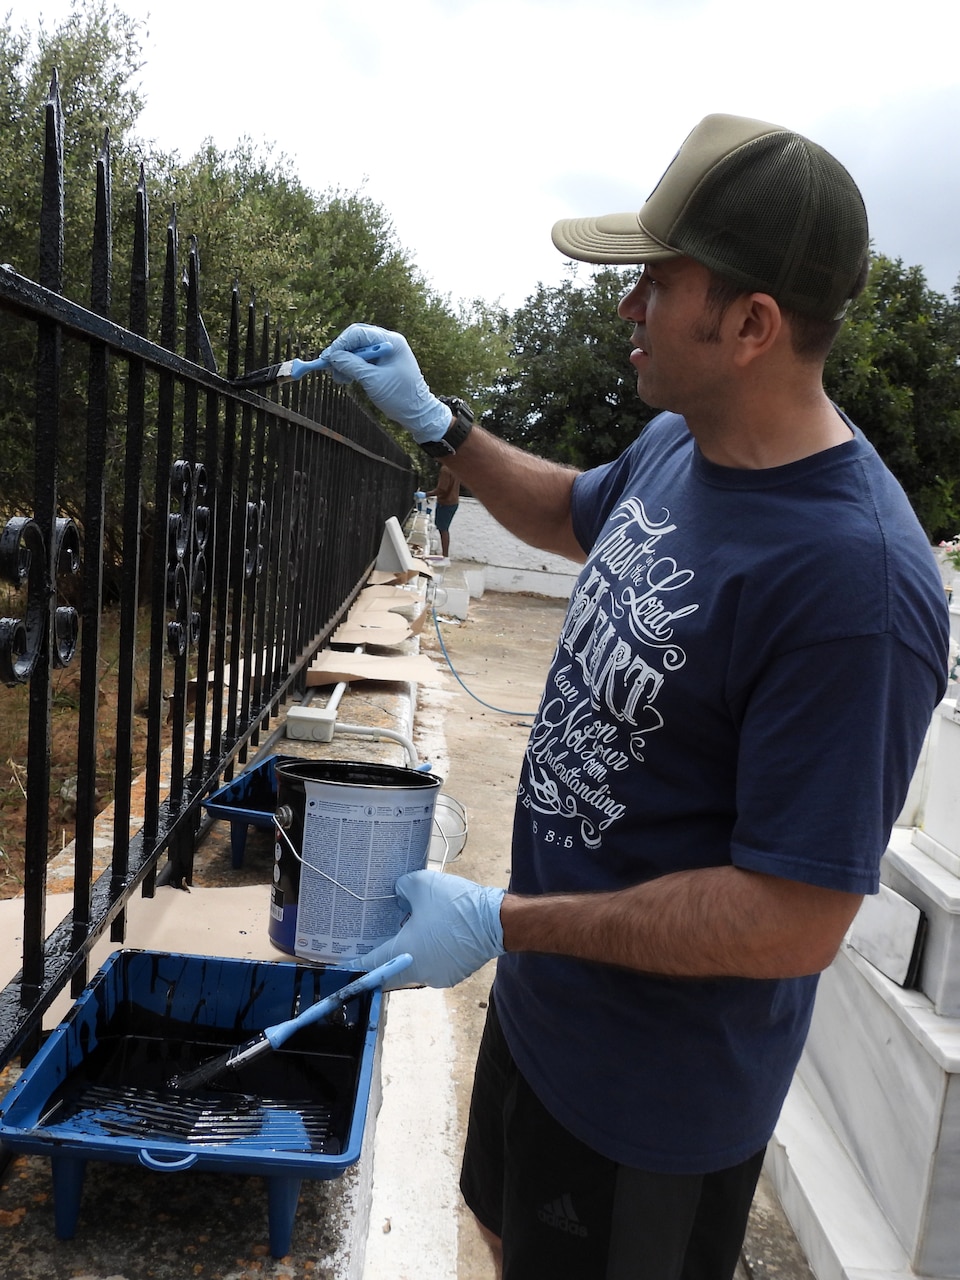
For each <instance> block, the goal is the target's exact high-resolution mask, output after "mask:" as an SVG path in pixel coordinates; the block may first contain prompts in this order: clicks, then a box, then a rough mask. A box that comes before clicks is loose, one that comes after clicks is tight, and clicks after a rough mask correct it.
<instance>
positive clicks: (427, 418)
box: [322, 324, 453, 444]
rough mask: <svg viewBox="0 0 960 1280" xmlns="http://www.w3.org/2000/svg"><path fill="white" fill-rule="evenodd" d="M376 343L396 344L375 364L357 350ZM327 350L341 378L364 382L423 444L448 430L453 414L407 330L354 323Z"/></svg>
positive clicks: (382, 408) (384, 409) (371, 394)
mask: <svg viewBox="0 0 960 1280" xmlns="http://www.w3.org/2000/svg"><path fill="white" fill-rule="evenodd" d="M375 342H389V343H390V345H391V347H392V350H391V351H389V352H388V353H387V354H386V355H384V356H378V357H377V361H376V363H375V364H374V363H371V362H368V361H366V360H363V359H362V358H361V357H360V356H355V355H353V354H352V353H353V352H354V351H356V350H357V349H358V348H359V347H366V346H370V345H372V344H373V343H375ZM322 354H323V357H324V359H325V360H326V361H327V362H328V366H329V369H330V372H331V374H332V375H333V380H334V381H335V382H359V383H360V385H361V387H363V389H364V391H365V392H366V393H367V395H368V396H369V397H370V399H371V400H372V401H373V403H374V404H375V405H376V406H377V408H378V409H379V410H380V411H381V413H385V414H386V415H387V417H388V418H390V419H392V421H394V422H398V423H399V424H400V426H401V427H406V429H407V430H408V431H409V432H410V434H411V435H412V436H413V438H414V440H416V441H417V443H418V444H422V443H423V442H424V440H441V439H442V438H443V437H444V436H445V435H446V434H447V430H448V428H449V426H450V423H451V422H452V421H453V414H452V413H451V411H450V409H449V407H448V406H447V405H445V404H444V403H443V402H442V401H440V400H438V399H437V397H436V396H435V395H434V394H433V392H432V391H431V390H430V388H429V387H428V386H427V384H426V382H425V381H424V377H423V374H422V373H421V372H420V366H419V365H418V364H417V358H416V356H415V355H414V354H413V352H412V351H411V350H410V344H409V343H408V342H407V340H406V338H405V337H404V336H403V334H401V333H392V332H391V331H390V330H389V329H379V328H377V326H376V325H372V324H352V325H350V327H349V328H348V329H344V331H343V333H341V334H340V336H339V337H338V338H334V340H333V342H331V343H330V345H329V347H327V349H326V350H325V351H324V352H323V353H322Z"/></svg>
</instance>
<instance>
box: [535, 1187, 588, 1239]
mask: <svg viewBox="0 0 960 1280" xmlns="http://www.w3.org/2000/svg"><path fill="white" fill-rule="evenodd" d="M537 1217H538V1218H539V1219H540V1221H541V1222H542V1223H544V1224H545V1225H546V1226H548V1227H556V1228H557V1230H558V1231H565V1232H566V1233H567V1235H570V1236H579V1237H580V1238H581V1239H584V1240H585V1239H586V1236H587V1228H586V1227H585V1226H584V1225H583V1223H582V1222H581V1221H580V1219H579V1218H578V1217H577V1214H576V1210H575V1209H574V1207H573V1201H572V1200H571V1199H570V1196H569V1194H568V1193H566V1192H565V1193H564V1194H563V1195H562V1196H558V1197H557V1199H556V1200H553V1201H552V1202H551V1203H549V1204H545V1205H544V1206H543V1208H542V1209H538V1210H537Z"/></svg>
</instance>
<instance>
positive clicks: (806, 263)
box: [673, 132, 866, 316]
mask: <svg viewBox="0 0 960 1280" xmlns="http://www.w3.org/2000/svg"><path fill="white" fill-rule="evenodd" d="M855 192H856V188H855V187H854V185H853V181H852V179H851V178H850V177H849V175H847V174H846V172H845V171H844V170H843V169H842V168H841V166H840V165H839V164H838V163H837V162H836V161H835V160H834V159H833V157H832V156H830V155H828V153H827V152H825V151H823V150H822V149H821V148H819V147H815V146H814V145H813V144H812V143H809V142H807V141H806V139H804V138H800V137H798V136H797V135H796V134H791V133H786V132H783V133H779V132H778V133H773V134H768V135H766V136H764V137H761V138H757V139H755V140H753V141H752V142H749V143H746V144H745V145H744V146H742V147H740V148H738V149H737V150H736V151H735V152H733V153H732V154H731V155H729V156H727V157H725V158H724V159H723V160H722V161H721V162H719V163H718V164H716V165H715V166H714V167H713V169H712V170H711V171H710V172H709V173H708V174H707V175H706V176H705V177H704V178H703V180H702V181H701V182H700V183H699V185H698V186H697V189H696V190H695V191H694V193H693V194H692V195H691V197H690V200H689V201H688V203H687V205H686V207H685V208H684V210H683V212H682V213H681V215H680V217H679V219H678V221H677V223H676V226H675V227H674V231H673V243H674V244H675V245H676V246H677V248H679V249H681V250H682V251H683V252H684V253H687V254H689V255H690V257H692V258H696V259H697V260H698V261H700V262H703V263H705V264H706V265H707V266H709V267H713V268H714V269H715V270H717V271H719V272H721V273H722V274H723V275H726V276H729V277H731V278H733V279H734V280H736V281H738V282H739V283H741V284H743V285H745V286H746V287H748V288H753V289H762V290H763V291H764V292H766V293H770V294H772V295H773V296H774V297H775V298H777V300H778V301H780V302H781V303H783V305H785V306H787V307H792V308H794V309H796V310H798V311H802V312H806V313H808V314H817V315H823V316H828V315H831V316H832V315H833V314H835V313H836V312H837V311H839V310H840V308H841V307H842V305H843V303H844V301H845V300H846V298H847V297H849V294H850V292H851V291H852V288H853V283H854V280H855V279H856V276H857V273H858V271H859V266H860V261H861V259H862V256H863V254H864V252H865V251H866V217H865V215H863V214H862V203H861V202H860V200H859V196H858V195H855V196H854V198H851V195H852V193H855ZM858 208H859V212H858Z"/></svg>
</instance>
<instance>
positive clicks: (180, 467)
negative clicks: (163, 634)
mask: <svg viewBox="0 0 960 1280" xmlns="http://www.w3.org/2000/svg"><path fill="white" fill-rule="evenodd" d="M206 496H207V473H206V469H205V468H204V467H203V465H202V464H199V463H197V464H194V463H191V462H185V461H183V460H182V459H180V460H178V461H177V462H175V463H174V464H173V466H172V467H171V468H170V501H171V505H173V503H176V504H177V505H178V506H179V510H178V511H171V512H170V515H169V517H168V521H167V600H168V603H169V605H170V608H171V609H172V610H173V614H174V617H173V620H172V621H170V622H168V623H167V650H168V651H169V653H170V654H171V655H172V656H173V657H174V658H182V657H183V656H184V655H185V654H186V652H187V648H188V646H189V645H191V644H196V642H197V640H198V639H199V636H200V609H199V601H200V599H201V598H202V596H203V593H204V592H205V591H206V588H207V559H206V549H207V540H208V538H209V536H210V508H209V507H207V506H206V505H205V499H206Z"/></svg>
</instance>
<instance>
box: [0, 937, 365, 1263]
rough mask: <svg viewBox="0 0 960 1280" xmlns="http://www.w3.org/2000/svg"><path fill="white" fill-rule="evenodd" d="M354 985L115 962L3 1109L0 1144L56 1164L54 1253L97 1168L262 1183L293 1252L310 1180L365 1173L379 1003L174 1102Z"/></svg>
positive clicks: (307, 976)
mask: <svg viewBox="0 0 960 1280" xmlns="http://www.w3.org/2000/svg"><path fill="white" fill-rule="evenodd" d="M356 976H357V971H355V970H352V969H340V968H332V967H330V968H323V969H320V968H316V967H312V966H310V967H305V966H302V965H298V964H294V963H290V962H287V961H258V960H230V959H224V958H222V957H210V956H193V955H180V954H175V953H169V952H151V951H132V950H125V951H116V952H114V953H113V955H112V956H111V957H110V958H109V960H108V961H107V962H106V964H104V966H103V967H102V968H101V969H100V970H99V972H98V973H97V974H96V975H95V977H94V978H93V979H92V981H91V982H90V984H89V985H88V986H87V987H86V988H85V990H84V991H83V993H82V994H81V995H80V997H79V998H78V999H77V1001H76V1002H75V1004H74V1005H73V1006H72V1008H71V1010H70V1012H69V1013H68V1015H67V1017H66V1018H65V1019H64V1021H63V1022H62V1023H60V1025H59V1026H58V1027H56V1028H55V1029H54V1030H53V1031H52V1032H51V1033H50V1036H49V1037H48V1039H47V1041H46V1043H45V1044H44V1046H43V1048H42V1049H41V1050H40V1052H39V1053H38V1054H37V1056H36V1057H35V1058H34V1059H33V1060H32V1061H31V1062H30V1063H29V1065H28V1066H27V1067H26V1068H25V1069H24V1071H23V1074H22V1075H21V1076H20V1079H19V1080H18V1081H17V1083H16V1084H15V1085H14V1087H13V1088H12V1089H11V1090H10V1092H9V1093H8V1094H7V1096H6V1098H5V1099H4V1100H3V1103H2V1107H0V1142H2V1143H3V1144H4V1145H5V1146H7V1147H8V1148H10V1149H11V1150H13V1151H16V1152H29V1153H32V1154H35V1155H49V1156H50V1161H51V1168H52V1175H53V1193H54V1222H55V1229H56V1234H57V1236H58V1238H60V1239H62V1240H69V1239H71V1238H72V1237H73V1235H74V1234H75V1231H76V1226H77V1220H78V1218H79V1214H80V1199H81V1193H82V1185H83V1173H84V1167H85V1164H86V1162H87V1161H88V1160H109V1161H114V1162H120V1163H126V1164H139V1165H142V1166H144V1167H146V1168H148V1169H152V1170H155V1171H157V1172H158V1173H165V1174H171V1173H177V1172H180V1171H183V1170H187V1169H195V1170H201V1171H206V1172H220V1173H235V1174H241V1175H247V1174H256V1175H260V1176H263V1177H265V1178H266V1180H267V1188H268V1210H269V1229H270V1249H271V1252H272V1253H273V1255H274V1257H278V1258H280V1257H283V1256H284V1255H285V1254H287V1253H289V1251H290V1241H291V1236H292V1233H293V1224H294V1217H295V1215H296V1209H297V1202H298V1199H299V1195H300V1182H301V1180H302V1179H303V1178H335V1177H338V1176H339V1175H340V1174H341V1173H343V1172H344V1170H345V1169H347V1168H349V1167H350V1165H352V1164H355V1163H356V1161H357V1160H358V1159H359V1157H360V1148H361V1144H362V1141H363V1132H364V1127H365V1123H366V1114H367V1106H368V1101H369V1096H370V1086H371V1081H372V1076H373V1066H374V1061H375V1057H376V1047H377V1038H378V1035H379V1025H380V1009H381V1002H382V995H381V992H380V991H379V990H377V991H374V992H371V993H368V994H364V995H361V996H359V997H357V998H355V999H354V1000H351V1001H350V1002H349V1003H348V1004H347V1005H346V1006H345V1008H344V1009H343V1010H342V1011H341V1014H340V1015H339V1016H337V1017H335V1018H333V1019H331V1020H329V1021H327V1022H326V1023H324V1024H322V1025H320V1026H312V1027H306V1028H304V1029H303V1030H301V1031H299V1032H297V1033H296V1035H295V1036H293V1037H291V1039H290V1040H289V1041H288V1042H287V1044H286V1045H284V1047H283V1048H282V1049H281V1050H279V1051H277V1052H273V1053H268V1054H264V1055H263V1056H262V1057H260V1058H258V1059H255V1060H254V1061H253V1062H251V1064H250V1065H249V1067H244V1068H241V1069H240V1070H239V1071H237V1072H235V1073H231V1075H230V1077H229V1078H227V1079H226V1080H225V1081H224V1080H219V1081H218V1082H217V1083H216V1084H214V1085H211V1086H210V1087H209V1088H208V1089H205V1090H202V1091H199V1092H197V1093H196V1094H189V1095H182V1094H179V1093H177V1092H175V1091H173V1090H171V1089H169V1088H168V1087H167V1081H168V1080H169V1079H170V1077H171V1076H173V1075H175V1074H177V1073H182V1072H184V1071H187V1070H190V1069H191V1068H192V1067H195V1066H198V1065H199V1064H200V1063H201V1062H205V1061H206V1060H207V1059H208V1058H211V1057H214V1056H216V1055H217V1054H218V1053H222V1052H223V1050H224V1049H225V1048H227V1047H228V1046H230V1045H235V1044H242V1043H243V1042H244V1041H246V1040H248V1039H250V1037H251V1036H253V1035H255V1034H256V1033H257V1032H258V1031H261V1030H263V1028H264V1027H267V1026H271V1025H273V1024H275V1023H277V1022H281V1021H283V1020H284V1019H287V1018H291V1017H294V1016H295V1015H296V1014H297V1013H299V1012H301V1011H302V1010H303V1009H304V1008H306V1007H307V1006H308V1005H310V1004H312V1003H314V1002H315V1001H316V1000H319V999H321V998H322V997H323V996H325V995H327V994H329V993H330V992H331V991H335V990H337V988H339V987H341V986H343V985H344V984H345V983H346V982H349V981H350V980H351V979H352V978H354V977H356Z"/></svg>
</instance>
